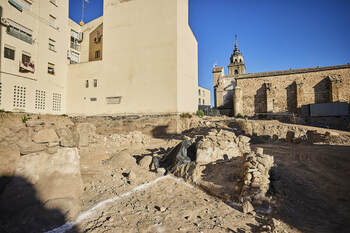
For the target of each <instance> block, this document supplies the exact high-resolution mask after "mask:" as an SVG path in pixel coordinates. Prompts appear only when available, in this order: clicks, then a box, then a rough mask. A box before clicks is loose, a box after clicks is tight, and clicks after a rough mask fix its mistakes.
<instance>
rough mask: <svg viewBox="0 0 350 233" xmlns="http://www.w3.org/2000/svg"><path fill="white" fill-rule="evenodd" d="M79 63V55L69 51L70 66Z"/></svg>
mask: <svg viewBox="0 0 350 233" xmlns="http://www.w3.org/2000/svg"><path fill="white" fill-rule="evenodd" d="M79 62H80V55H79V53H76V52H74V51H70V64H76V63H79Z"/></svg>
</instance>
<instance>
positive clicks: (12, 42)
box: [0, 0, 69, 114]
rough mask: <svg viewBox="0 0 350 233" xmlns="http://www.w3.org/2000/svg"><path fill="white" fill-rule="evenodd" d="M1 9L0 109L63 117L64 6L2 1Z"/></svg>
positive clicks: (65, 3) (51, 2)
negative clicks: (61, 115) (60, 115)
mask: <svg viewBox="0 0 350 233" xmlns="http://www.w3.org/2000/svg"><path fill="white" fill-rule="evenodd" d="M0 7H1V10H0V17H1V26H0V31H1V33H0V35H1V38H0V51H1V58H0V109H4V110H8V111H20V112H32V113H51V114H62V113H65V112H66V107H65V106H66V104H65V97H66V85H67V72H68V65H67V62H68V60H67V50H68V39H69V37H67V34H68V33H69V26H68V23H67V19H68V0H66V1H56V0H40V1H39V0H1V1H0Z"/></svg>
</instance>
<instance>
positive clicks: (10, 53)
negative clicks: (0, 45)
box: [4, 46, 15, 60]
mask: <svg viewBox="0 0 350 233" xmlns="http://www.w3.org/2000/svg"><path fill="white" fill-rule="evenodd" d="M4 57H5V58H8V59H11V60H15V49H12V48H9V47H6V46H5V50H4Z"/></svg>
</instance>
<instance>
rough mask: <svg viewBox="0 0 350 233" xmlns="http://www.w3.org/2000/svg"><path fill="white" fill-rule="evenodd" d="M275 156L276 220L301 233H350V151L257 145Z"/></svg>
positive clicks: (345, 148)
mask: <svg viewBox="0 0 350 233" xmlns="http://www.w3.org/2000/svg"><path fill="white" fill-rule="evenodd" d="M253 147H263V148H264V151H265V153H267V154H270V155H273V156H274V158H275V163H276V167H275V169H274V170H273V174H272V177H271V179H272V187H271V194H272V195H274V196H275V197H276V199H277V200H278V205H277V206H278V208H274V210H275V211H274V213H273V216H274V217H275V218H277V219H280V220H281V221H283V222H285V223H288V224H289V225H290V226H292V227H294V228H296V229H298V230H300V231H302V232H315V233H316V232H349V230H350V196H349V193H350V179H349V177H350V169H349V167H350V147H349V146H335V145H301V144H299V145H296V144H288V143H277V144H256V145H253Z"/></svg>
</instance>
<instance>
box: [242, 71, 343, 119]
mask: <svg viewBox="0 0 350 233" xmlns="http://www.w3.org/2000/svg"><path fill="white" fill-rule="evenodd" d="M329 75H336V76H337V75H340V78H341V80H342V82H341V83H340V89H339V100H340V101H345V102H348V103H350V68H344V69H334V70H327V71H317V72H307V73H300V74H290V75H278V76H268V77H258V78H245V79H237V86H239V87H241V88H242V91H243V108H242V109H243V115H254V112H264V108H265V105H266V100H265V99H266V94H265V91H266V90H265V87H264V83H271V94H272V99H273V112H275V113H279V112H297V111H298V109H297V103H296V99H297V98H296V92H295V91H296V87H295V81H297V82H301V83H303V95H302V105H305V104H314V103H324V102H329V87H328V83H329V81H328V78H327V76H329Z"/></svg>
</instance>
